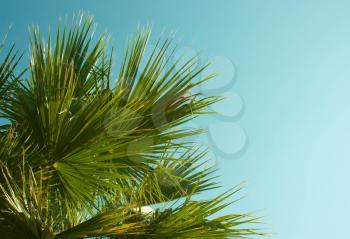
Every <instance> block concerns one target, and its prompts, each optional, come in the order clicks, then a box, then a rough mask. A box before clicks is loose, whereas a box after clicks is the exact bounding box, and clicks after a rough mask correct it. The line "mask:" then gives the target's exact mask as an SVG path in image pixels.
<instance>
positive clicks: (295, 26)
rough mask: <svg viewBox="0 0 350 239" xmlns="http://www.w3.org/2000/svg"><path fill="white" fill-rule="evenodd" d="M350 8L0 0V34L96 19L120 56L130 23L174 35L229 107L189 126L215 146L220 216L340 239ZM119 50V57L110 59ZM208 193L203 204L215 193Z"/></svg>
mask: <svg viewBox="0 0 350 239" xmlns="http://www.w3.org/2000/svg"><path fill="white" fill-rule="evenodd" d="M349 9H350V2H349V1H340V0H333V1H330V0H329V1H322V0H318V1H316V0H315V1H311V0H289V1H288V0H285V1H281V0H231V1H223V0H218V1H214V0H212V1H206V0H201V1H199V0H192V1H189V0H176V1H168V0H159V1H148V2H146V1H130V0H129V1H112V0H109V1H107V0H105V1H103V0H99V1H93V0H84V1H82V0H81V1H68V0H61V1H1V8H0V34H1V35H2V36H3V35H4V34H5V33H6V32H7V31H8V27H9V26H10V25H12V29H11V31H10V32H9V35H8V39H7V42H13V41H14V42H16V44H17V47H18V48H19V49H22V50H23V51H26V50H28V35H29V33H28V26H29V25H31V24H38V25H39V26H40V27H41V29H43V30H47V27H48V25H51V26H52V28H53V29H54V26H55V25H56V24H57V19H58V17H59V16H62V17H64V16H71V15H72V13H74V12H75V13H77V12H79V10H84V11H88V12H90V13H92V14H94V15H95V21H96V23H97V33H99V32H102V31H107V32H108V33H109V34H110V36H111V43H112V44H113V45H115V46H116V47H117V53H116V57H117V58H118V56H120V55H121V53H122V52H121V49H123V48H124V46H125V43H126V39H127V37H130V36H131V35H132V33H134V32H135V30H136V28H137V26H138V25H141V26H142V25H147V24H149V25H151V26H152V27H153V37H152V38H151V41H150V43H151V44H152V42H153V43H154V42H155V40H156V39H157V36H159V35H160V34H161V33H162V32H165V33H170V32H172V31H174V32H176V36H175V42H176V44H177V46H178V52H176V54H175V55H182V54H185V55H186V54H187V55H191V54H197V53H200V61H201V63H202V64H203V63H205V62H207V61H214V65H215V67H216V68H215V69H218V70H219V71H220V72H221V75H220V76H219V77H217V78H216V79H215V80H214V81H212V82H211V83H208V84H207V85H205V86H203V88H202V89H201V90H202V91H204V92H206V93H208V94H219V95H224V96H226V97H227V100H226V101H224V102H222V103H220V104H218V105H217V106H216V109H217V110H219V111H220V112H221V115H220V116H215V117H214V116H210V117H206V118H204V119H202V120H198V121H196V122H193V123H192V125H194V126H196V125H197V126H202V127H206V128H208V133H207V134H205V135H203V136H202V137H200V138H198V139H199V140H201V141H202V142H203V143H205V144H207V145H208V147H210V148H211V149H212V154H211V155H212V156H213V159H214V161H215V163H216V164H217V166H218V168H219V173H220V174H221V175H222V177H221V178H220V180H221V183H222V184H223V189H220V190H218V191H216V192H215V193H217V192H220V191H223V190H224V189H228V188H230V187H232V186H234V185H237V184H239V183H241V182H245V188H244V190H243V191H242V192H241V193H240V196H244V198H243V199H242V200H240V201H239V202H238V203H236V204H234V205H233V206H231V207H230V208H229V209H228V210H226V211H225V212H246V211H254V212H256V215H258V216H263V217H264V218H263V219H262V221H263V222H265V224H263V225H261V227H263V228H265V230H266V231H269V232H271V233H272V236H271V237H270V238H273V239H310V238H317V239H329V238H346V237H347V236H346V235H347V234H348V232H347V228H348V221H349V219H348V215H349V213H350V204H349V198H350V193H349V186H348V182H349V180H350V174H349V168H350V162H349V159H350V152H349V148H350V147H349V146H350V126H349V123H350V107H349V106H348V105H349V103H350V93H349V92H350V67H349V65H350V14H349ZM118 54H119V55H118ZM213 195H214V193H210V194H209V193H208V194H206V195H204V196H203V197H210V196H213Z"/></svg>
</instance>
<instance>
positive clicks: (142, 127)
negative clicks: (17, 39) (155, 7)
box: [0, 17, 258, 239]
mask: <svg viewBox="0 0 350 239" xmlns="http://www.w3.org/2000/svg"><path fill="white" fill-rule="evenodd" d="M91 26H92V18H91V17H83V18H81V19H80V20H73V21H72V23H71V24H68V25H65V26H63V27H59V28H58V30H57V34H56V35H55V37H53V38H51V37H50V36H48V38H47V39H46V41H45V40H44V38H43V37H42V36H41V35H40V33H39V31H38V29H36V28H34V29H33V31H32V37H31V41H30V46H31V52H30V58H29V64H28V66H27V68H26V69H25V70H24V71H21V70H19V69H17V68H18V65H19V62H20V60H21V56H19V54H18V53H16V52H15V50H14V48H13V47H12V48H11V49H10V51H9V53H8V54H5V55H2V63H1V64H0V98H1V99H0V104H1V116H0V117H1V118H2V119H5V120H6V121H4V122H6V123H3V125H2V126H1V128H0V145H1V148H0V183H1V185H0V235H1V236H0V237H1V238H5V239H7V238H18V239H32V238H33V239H34V238H38V239H39V238H41V239H43V238H45V239H49V238H60V239H63V238H67V239H68V238H69V239H74V238H120V239H122V238H135V239H136V238H139V239H141V238H142V239H146V238H147V239H148V238H149V239H151V238H153V239H156V238H159V239H165V238H174V239H175V238H176V239H181V238H182V239H185V238H241V237H245V236H249V235H256V234H258V233H257V231H256V230H254V229H251V225H250V224H251V223H254V222H255V220H254V219H253V218H251V217H250V215H248V214H230V215H224V216H215V214H216V213H217V212H219V211H220V210H222V209H223V208H225V207H226V206H227V205H229V204H230V203H227V202H226V199H227V198H228V197H230V196H231V195H233V194H234V193H235V192H236V189H234V190H232V191H230V192H227V193H225V194H222V195H220V196H218V197H216V198H214V199H211V200H194V199H193V195H195V194H197V193H199V192H203V191H206V190H210V189H213V188H216V187H217V186H218V185H217V184H216V183H215V182H214V181H213V180H214V179H215V175H213V172H214V171H215V170H214V169H213V168H212V167H208V166H207V164H206V161H205V160H204V158H205V151H203V150H201V149H200V148H198V147H195V145H194V144H193V143H191V142H190V140H189V136H193V135H195V134H198V133H201V132H202V130H198V129H194V130H190V129H183V128H181V127H180V126H181V125H183V124H184V123H185V122H187V121H189V120H191V119H193V118H195V117H196V116H198V115H199V114H203V113H208V112H207V111H208V110H207V107H208V106H209V105H211V104H213V103H215V102H216V101H218V100H219V98H218V97H208V96H204V95H201V94H193V93H191V91H192V89H193V88H195V87H197V86H198V85H199V84H201V83H202V82H203V81H206V80H208V79H210V78H211V77H212V76H208V77H206V78H203V79H201V80H195V79H197V78H198V77H199V76H200V74H201V73H202V71H203V70H204V69H205V68H206V66H203V67H202V68H199V69H193V65H194V64H196V58H193V59H190V60H188V61H187V62H186V63H184V64H182V65H180V63H179V61H177V62H174V63H172V62H171V61H170V57H171V54H170V55H169V53H171V52H172V46H171V39H163V40H159V41H158V43H157V44H156V46H155V47H154V48H153V49H152V54H151V56H150V57H148V58H147V59H144V51H145V49H146V45H147V42H148V40H149V36H150V31H149V29H147V28H146V29H142V30H139V31H138V33H137V34H136V35H135V37H134V38H133V40H132V41H130V42H129V45H128V48H127V50H126V53H125V55H124V58H123V60H122V63H121V66H120V71H119V74H118V76H117V77H115V78H117V79H116V81H115V82H114V81H113V79H112V78H113V77H112V74H111V70H112V64H113V60H112V55H113V51H112V50H111V48H108V44H107V42H108V41H107V40H106V37H105V36H101V37H100V38H99V39H92V37H91V35H92V34H91ZM21 62H22V61H21ZM141 65H142V67H141ZM150 207H152V209H150ZM249 225H250V226H249Z"/></svg>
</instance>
